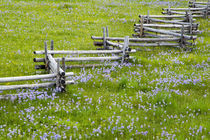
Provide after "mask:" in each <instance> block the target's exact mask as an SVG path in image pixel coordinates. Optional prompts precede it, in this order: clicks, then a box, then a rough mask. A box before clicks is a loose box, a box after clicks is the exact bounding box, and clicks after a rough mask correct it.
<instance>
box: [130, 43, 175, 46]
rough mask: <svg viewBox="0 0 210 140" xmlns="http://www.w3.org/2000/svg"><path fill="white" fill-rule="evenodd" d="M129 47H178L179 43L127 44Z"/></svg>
mask: <svg viewBox="0 0 210 140" xmlns="http://www.w3.org/2000/svg"><path fill="white" fill-rule="evenodd" d="M129 46H138V47H157V46H179V43H167V42H159V43H129Z"/></svg>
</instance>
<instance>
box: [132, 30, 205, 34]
mask: <svg viewBox="0 0 210 140" xmlns="http://www.w3.org/2000/svg"><path fill="white" fill-rule="evenodd" d="M134 31H135V32H136V33H140V29H135V30H134ZM170 31H171V32H175V33H181V31H180V30H170ZM200 33H201V31H199V30H197V31H194V30H192V31H190V30H184V34H189V35H197V34H200Z"/></svg>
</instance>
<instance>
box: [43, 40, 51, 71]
mask: <svg viewBox="0 0 210 140" xmlns="http://www.w3.org/2000/svg"><path fill="white" fill-rule="evenodd" d="M44 46H45V47H44V50H45V69H46V71H47V72H48V73H49V72H50V68H49V60H48V52H47V42H46V41H45V42H44Z"/></svg>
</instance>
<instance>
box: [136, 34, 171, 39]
mask: <svg viewBox="0 0 210 140" xmlns="http://www.w3.org/2000/svg"><path fill="white" fill-rule="evenodd" d="M137 33H138V32H137ZM144 37H155V38H158V39H159V38H173V37H174V36H173V35H162V34H157V33H155V34H152V33H144Z"/></svg>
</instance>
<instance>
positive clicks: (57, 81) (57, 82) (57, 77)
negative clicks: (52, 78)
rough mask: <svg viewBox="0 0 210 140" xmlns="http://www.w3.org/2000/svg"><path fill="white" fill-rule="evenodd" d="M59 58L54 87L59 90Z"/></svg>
mask: <svg viewBox="0 0 210 140" xmlns="http://www.w3.org/2000/svg"><path fill="white" fill-rule="evenodd" d="M59 71H60V60H58V61H57V76H56V89H57V90H58V91H59V90H60V72H59Z"/></svg>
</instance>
